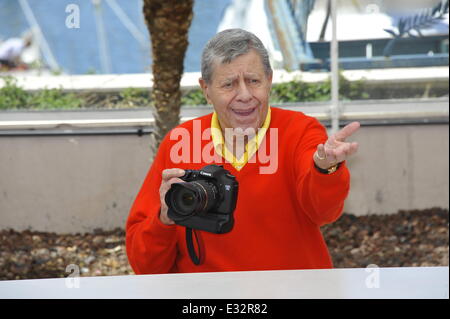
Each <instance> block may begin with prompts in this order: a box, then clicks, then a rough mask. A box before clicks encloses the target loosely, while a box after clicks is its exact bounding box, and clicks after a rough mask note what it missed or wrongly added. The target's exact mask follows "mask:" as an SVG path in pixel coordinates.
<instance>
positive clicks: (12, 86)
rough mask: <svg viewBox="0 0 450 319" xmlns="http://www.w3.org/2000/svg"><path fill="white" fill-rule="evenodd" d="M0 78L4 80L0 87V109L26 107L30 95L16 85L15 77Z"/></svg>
mask: <svg viewBox="0 0 450 319" xmlns="http://www.w3.org/2000/svg"><path fill="white" fill-rule="evenodd" d="M0 79H1V80H3V81H4V82H5V85H4V86H3V87H2V88H0V110H6V109H19V108H23V107H26V105H27V104H28V100H29V98H30V95H29V94H28V93H27V92H26V91H25V90H23V89H22V88H20V87H18V86H17V85H16V83H17V81H16V79H15V78H13V77H11V76H5V77H0Z"/></svg>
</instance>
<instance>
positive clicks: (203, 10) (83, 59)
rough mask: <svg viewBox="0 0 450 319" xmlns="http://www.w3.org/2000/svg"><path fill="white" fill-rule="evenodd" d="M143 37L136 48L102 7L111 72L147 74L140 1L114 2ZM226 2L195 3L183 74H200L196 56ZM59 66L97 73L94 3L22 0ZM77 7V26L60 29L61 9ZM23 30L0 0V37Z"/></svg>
mask: <svg viewBox="0 0 450 319" xmlns="http://www.w3.org/2000/svg"><path fill="white" fill-rule="evenodd" d="M116 2H117V3H118V4H119V5H120V6H121V8H122V9H123V11H124V12H125V13H126V14H127V15H128V17H129V18H130V19H131V20H132V21H133V23H134V24H135V25H136V26H137V27H138V29H139V30H140V31H141V32H142V33H143V34H144V35H145V37H146V39H147V40H148V41H147V45H146V46H145V47H142V46H141V45H140V44H139V42H138V41H136V40H135V39H134V38H133V36H132V35H131V33H130V32H129V31H128V30H127V29H126V28H125V27H124V25H123V24H122V23H121V22H120V20H119V19H118V17H117V16H116V15H115V14H114V12H113V11H112V10H111V8H110V7H109V6H108V5H107V4H106V3H105V2H103V3H102V9H103V10H102V11H103V21H104V25H105V29H106V33H107V36H106V39H107V46H108V53H109V58H110V61H111V73H141V72H149V71H150V70H151V52H150V40H149V35H148V31H147V27H146V25H145V22H144V18H143V14H142V0H116ZM229 2H230V0H195V1H194V17H193V20H192V24H191V28H190V31H189V47H188V50H187V52H186V57H185V61H184V70H185V71H186V72H195V71H200V55H201V51H202V49H203V46H204V45H205V44H206V41H208V39H209V38H210V37H212V36H213V35H214V34H215V33H216V30H217V26H218V24H219V22H220V20H221V18H222V15H223V11H224V10H225V8H226V6H227V5H228V3H229ZM28 3H29V5H30V7H31V9H32V11H33V13H34V15H35V17H36V20H37V21H38V23H39V25H40V27H41V29H42V31H43V33H44V36H45V38H46V40H47V42H48V43H49V46H50V49H51V51H52V52H53V55H54V56H55V58H56V60H57V62H58V64H59V66H60V67H61V68H62V70H63V71H64V72H65V73H69V74H85V73H88V72H95V73H97V74H100V73H102V66H101V61H100V51H99V41H98V38H97V29H96V21H95V14H94V5H93V4H92V1H91V0H28ZM69 4H76V5H78V7H79V9H80V28H73V29H69V28H67V27H66V18H67V16H68V15H69V13H66V11H65V10H66V7H67V5H69ZM28 28H29V26H28V23H27V20H26V18H25V15H24V13H23V12H22V9H21V6H20V4H19V2H18V1H17V0H0V39H2V40H6V39H7V38H9V37H17V36H20V35H21V34H22V33H23V32H24V31H25V30H27V29H28Z"/></svg>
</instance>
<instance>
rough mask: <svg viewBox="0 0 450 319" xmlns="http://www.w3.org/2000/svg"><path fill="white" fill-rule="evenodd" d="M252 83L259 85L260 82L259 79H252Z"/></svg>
mask: <svg viewBox="0 0 450 319" xmlns="http://www.w3.org/2000/svg"><path fill="white" fill-rule="evenodd" d="M250 83H252V84H257V83H259V80H258V79H250Z"/></svg>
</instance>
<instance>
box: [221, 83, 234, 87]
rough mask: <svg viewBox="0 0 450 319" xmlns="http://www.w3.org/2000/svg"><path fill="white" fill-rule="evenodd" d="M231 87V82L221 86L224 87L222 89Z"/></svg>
mask: <svg viewBox="0 0 450 319" xmlns="http://www.w3.org/2000/svg"><path fill="white" fill-rule="evenodd" d="M232 86H233V83H231V82H227V83H224V84H223V85H222V87H224V88H230V87H232Z"/></svg>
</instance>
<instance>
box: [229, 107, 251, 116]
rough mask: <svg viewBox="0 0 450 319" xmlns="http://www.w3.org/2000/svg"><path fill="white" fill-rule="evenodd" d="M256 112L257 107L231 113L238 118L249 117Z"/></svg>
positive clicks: (233, 110)
mask: <svg viewBox="0 0 450 319" xmlns="http://www.w3.org/2000/svg"><path fill="white" fill-rule="evenodd" d="M255 110H256V107H254V108H251V109H243V110H240V109H231V111H232V112H233V113H234V114H236V115H238V116H249V115H251V114H253V112H255Z"/></svg>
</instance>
